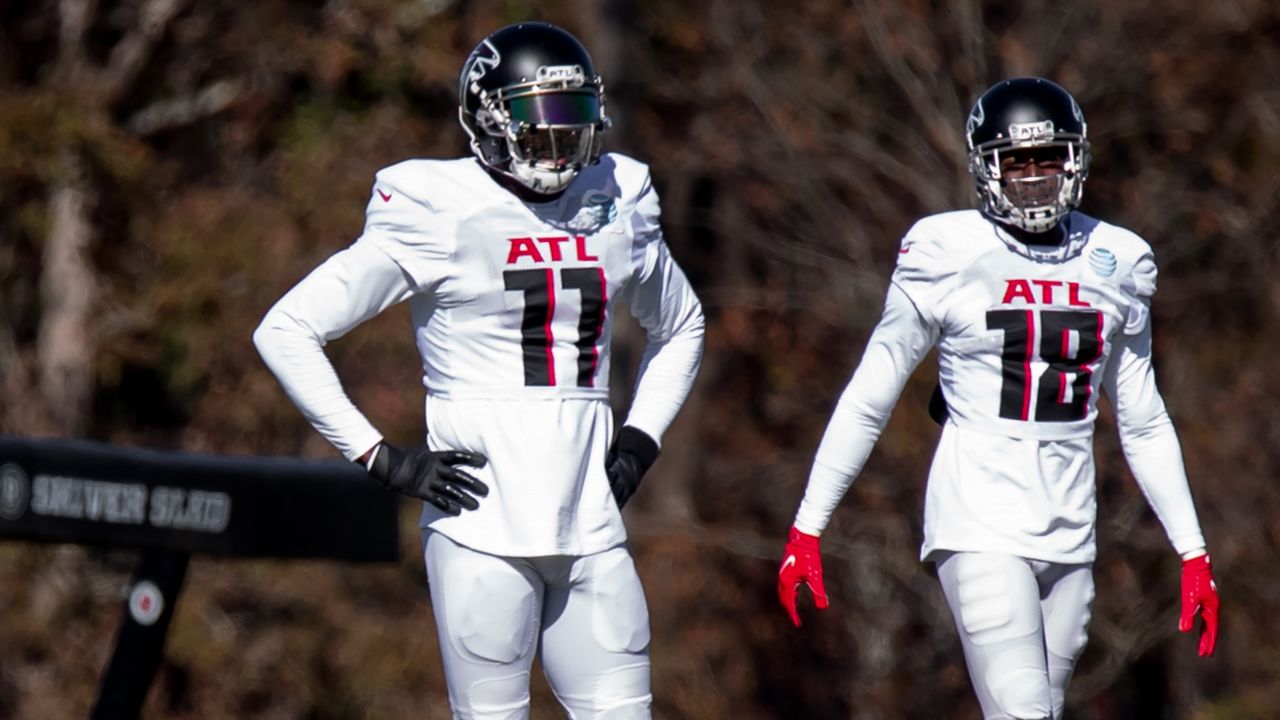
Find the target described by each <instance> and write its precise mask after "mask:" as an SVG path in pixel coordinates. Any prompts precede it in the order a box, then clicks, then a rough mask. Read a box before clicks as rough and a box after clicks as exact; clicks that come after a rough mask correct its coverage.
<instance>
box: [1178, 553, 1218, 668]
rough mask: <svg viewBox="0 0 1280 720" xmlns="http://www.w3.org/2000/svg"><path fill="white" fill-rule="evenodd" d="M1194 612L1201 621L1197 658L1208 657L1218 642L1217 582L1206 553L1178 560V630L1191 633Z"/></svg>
mask: <svg viewBox="0 0 1280 720" xmlns="http://www.w3.org/2000/svg"><path fill="white" fill-rule="evenodd" d="M1196 615H1199V616H1200V617H1201V619H1203V620H1204V627H1203V628H1202V629H1201V630H1200V657H1208V656H1210V655H1212V654H1213V646H1214V645H1215V644H1217V642H1218V584H1217V583H1216V582H1214V580H1213V568H1212V567H1211V564H1210V561H1209V555H1208V554H1207V553H1206V554H1204V555H1200V556H1199V557H1193V558H1191V559H1190V560H1183V561H1182V615H1181V617H1179V618H1178V629H1179V630H1181V631H1182V632H1191V629H1192V628H1193V627H1195V624H1196Z"/></svg>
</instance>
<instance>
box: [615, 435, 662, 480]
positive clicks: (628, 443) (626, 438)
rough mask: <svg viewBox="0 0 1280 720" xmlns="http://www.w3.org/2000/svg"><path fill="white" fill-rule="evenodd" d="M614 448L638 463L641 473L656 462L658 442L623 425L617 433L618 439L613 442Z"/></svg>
mask: <svg viewBox="0 0 1280 720" xmlns="http://www.w3.org/2000/svg"><path fill="white" fill-rule="evenodd" d="M614 447H615V448H616V449H617V451H618V452H625V453H628V454H630V455H632V456H634V457H635V458H636V460H638V461H639V462H640V467H641V469H642V470H643V471H647V470H648V469H649V468H651V467H653V464H654V463H655V462H657V460H658V453H659V449H658V441H656V440H654V439H653V438H651V437H649V434H648V433H646V432H645V431H643V430H640V429H639V428H635V427H632V426H631V425H624V426H622V429H621V430H619V431H618V438H617V440H615V441H614Z"/></svg>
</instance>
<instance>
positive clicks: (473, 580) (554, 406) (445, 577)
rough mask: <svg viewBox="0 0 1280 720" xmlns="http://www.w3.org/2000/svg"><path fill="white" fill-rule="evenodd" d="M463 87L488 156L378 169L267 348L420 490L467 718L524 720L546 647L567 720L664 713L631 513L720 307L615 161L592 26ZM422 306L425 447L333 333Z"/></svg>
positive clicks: (519, 45)
mask: <svg viewBox="0 0 1280 720" xmlns="http://www.w3.org/2000/svg"><path fill="white" fill-rule="evenodd" d="M459 85H460V88H459V105H460V108H459V117H460V120H461V122H462V126H463V128H464V129H465V130H466V132H467V135H468V136H469V137H470V140H471V149H472V151H473V153H474V155H475V157H468V158H463V159H455V160H410V161H406V162H402V163H399V164H397V165H392V166H391V167H388V168H385V169H383V170H382V171H380V172H379V173H378V174H377V177H376V179H375V181H374V185H373V190H372V192H371V196H370V198H369V204H368V208H367V211H366V212H367V219H366V222H365V227H364V232H363V234H361V236H360V237H359V238H358V239H357V240H356V241H355V243H354V244H353V245H351V246H350V247H349V248H347V249H345V250H343V251H341V252H339V253H337V254H336V255H334V256H333V257H332V258H330V259H329V260H328V261H326V262H325V263H324V264H322V265H321V266H320V267H318V268H317V269H316V270H314V271H313V272H312V273H311V274H310V275H308V276H307V277H306V278H304V279H303V280H302V281H301V282H300V283H298V285H297V286H296V287H294V288H293V289H292V290H290V291H289V292H288V293H287V294H286V295H285V296H284V297H283V298H281V299H280V301H279V302H278V303H277V304H276V305H275V306H274V307H273V308H271V310H270V311H269V312H268V313H267V315H266V317H265V318H264V319H263V321H262V324H261V326H260V327H259V328H258V330H257V331H256V333H255V334H254V342H255V344H256V345H257V347H258V350H259V352H260V353H261V355H262V357H263V359H264V360H265V361H266V363H267V365H268V366H269V367H270V368H271V370H272V371H273V372H274V373H275V375H276V376H277V378H279V380H280V382H281V384H282V385H283V386H284V388H285V390H286V391H287V393H288V395H289V397H290V398H291V399H292V400H293V402H294V403H295V404H296V405H297V406H298V407H299V409H300V410H301V411H302V412H303V414H304V415H305V416H306V417H307V419H308V420H310V421H311V423H312V424H313V425H314V426H315V427H316V429H317V430H319V431H320V433H322V434H323V435H324V437H325V438H327V439H328V440H329V441H330V442H332V443H333V444H334V445H335V446H336V447H337V448H338V449H339V450H340V451H341V452H342V454H343V455H345V456H346V457H347V458H348V459H351V460H353V461H358V462H360V463H363V464H364V465H365V467H366V468H367V469H368V471H369V472H370V474H371V475H372V476H373V477H374V478H375V479H377V480H378V481H379V482H381V483H383V484H384V485H386V486H388V487H390V488H392V489H394V490H398V491H400V492H402V493H405V494H408V495H410V496H413V497H417V498H421V499H422V500H424V501H425V502H424V503H423V510H422V520H421V526H422V528H423V547H424V557H425V561H426V567H427V577H428V580H429V582H430V586H431V601H432V607H433V609H434V612H435V618H436V623H437V627H438V631H439V638H440V647H441V652H442V654H443V656H444V667H445V674H446V679H447V682H448V687H449V699H450V703H451V705H452V707H453V712H454V717H456V718H466V719H468V720H498V719H499V718H501V719H502V720H509V719H513V718H525V717H528V715H529V679H530V678H529V673H530V668H531V666H532V663H533V657H534V654H535V652H539V653H540V657H541V659H542V665H543V669H544V671H545V674H546V676H547V679H548V680H549V681H550V685H551V688H552V690H553V691H554V692H555V695H556V697H557V698H558V699H559V701H560V702H561V704H562V705H563V706H564V708H565V710H566V711H567V712H568V714H569V716H570V717H572V718H578V719H583V720H585V719H586V718H601V719H603V718H609V719H611V720H623V719H632V718H648V717H649V716H650V711H649V707H650V704H651V695H650V687H649V616H648V610H647V607H646V605H645V599H644V594H643V591H642V589H641V586H640V580H639V577H638V576H637V574H636V568H635V565H634V563H633V562H632V558H631V556H630V554H629V552H628V550H627V547H626V545H625V541H626V531H625V528H624V526H623V522H622V517H621V515H620V511H621V509H622V507H623V505H624V504H625V503H626V502H627V499H628V498H629V497H630V496H631V494H632V493H633V492H635V490H636V486H637V485H638V483H639V482H640V479H641V477H642V476H643V475H644V474H645V472H646V471H647V470H648V468H649V467H650V465H652V464H653V462H654V460H655V459H656V457H657V455H658V448H659V442H660V440H661V438H662V435H663V432H664V431H665V430H666V429H667V427H668V425H670V423H671V422H672V420H673V419H674V417H675V415H676V413H677V411H678V410H679V409H680V406H681V405H682V404H683V402H684V400H685V397H686V396H687V394H688V392H689V389H690V386H691V385H692V383H693V380H694V375H695V374H696V372H697V370H698V366H699V363H700V361H701V356H702V336H703V314H702V308H701V305H700V304H699V302H698V298H697V297H696V295H695V294H694V292H693V290H692V289H691V287H690V285H689V283H688V281H687V280H686V278H685V275H684V273H683V272H682V271H681V269H680V267H679V266H678V265H677V264H676V262H675V260H674V259H673V258H672V256H671V254H670V251H669V250H668V248H667V245H666V243H665V241H664V240H663V237H662V231H661V228H660V227H659V207H658V197H657V195H656V193H655V191H654V189H653V184H652V181H651V179H650V176H649V170H648V168H647V167H646V166H645V165H644V164H642V163H640V162H637V161H636V160H633V159H631V158H629V157H625V156H623V155H618V154H614V153H606V154H601V136H602V135H603V133H604V132H605V130H607V129H608V127H609V120H608V117H607V115H606V114H605V103H604V99H605V98H604V87H603V84H602V82H601V80H600V78H599V76H597V75H596V72H595V70H594V69H593V67H592V63H591V58H590V57H589V56H588V54H587V51H586V49H585V48H584V47H583V46H582V44H581V43H579V42H578V40H577V39H575V38H574V37H573V36H572V35H571V34H569V33H568V32H566V31H564V30H562V29H560V28H558V27H555V26H552V25H547V24H544V23H523V24H519V25H513V26H510V27H506V28H503V29H501V30H498V31H497V32H494V33H493V34H491V35H490V36H488V37H487V38H485V39H484V40H483V41H482V42H481V43H480V44H479V45H478V46H477V47H476V48H475V50H474V51H473V52H472V53H471V55H470V57H468V59H467V60H466V62H465V64H464V66H463V69H462V75H461V78H460V81H459ZM404 301H408V302H409V304H410V307H411V310H412V318H413V332H414V338H415V340H416V341H417V345H418V350H419V352H420V354H421V356H422V365H423V371H424V378H423V382H424V384H425V385H426V421H427V422H426V427H427V433H426V437H425V445H424V446H422V447H417V448H401V447H398V446H396V445H393V444H391V443H390V442H389V441H387V440H386V439H384V438H383V435H382V433H380V432H378V430H376V429H375V428H374V426H373V425H372V424H371V423H370V422H369V421H368V420H367V419H366V418H365V416H364V415H363V414H361V412H360V411H359V410H357V409H356V407H355V406H354V405H353V404H352V403H351V401H350V400H348V399H347V397H346V395H345V394H344V392H343V389H342V387H341V385H340V383H339V381H338V378H337V376H336V375H335V373H334V370H333V367H332V365H331V364H330V363H329V362H328V360H327V358H326V357H325V355H324V352H323V350H322V348H323V346H324V344H325V343H327V342H328V341H330V340H333V339H335V338H337V337H340V336H342V335H343V334H344V333H346V332H347V331H349V330H350V329H351V328H353V327H355V326H356V325H358V324H360V323H361V322H364V321H365V320H367V319H369V318H371V317H373V316H374V315H377V314H378V313H380V312H382V311H383V310H385V309H386V308H387V307H389V306H391V305H393V304H396V303H399V302H404ZM624 306H625V307H627V308H629V310H630V312H631V313H632V314H633V315H634V316H635V318H636V319H637V320H638V321H639V323H640V325H641V326H642V327H643V328H644V330H645V332H646V336H647V346H646V350H645V354H644V358H643V361H642V363H641V368H640V372H639V377H638V378H637V382H636V388H635V394H634V401H633V402H632V404H631V407H630V409H629V411H628V413H627V416H626V419H625V423H624V425H623V427H622V428H621V429H620V430H618V431H617V432H615V431H614V422H613V417H612V414H611V410H610V405H609V386H608V380H609V344H610V343H609V339H610V333H611V329H612V327H613V321H614V313H615V312H616V311H618V310H619V309H621V308H622V307H624Z"/></svg>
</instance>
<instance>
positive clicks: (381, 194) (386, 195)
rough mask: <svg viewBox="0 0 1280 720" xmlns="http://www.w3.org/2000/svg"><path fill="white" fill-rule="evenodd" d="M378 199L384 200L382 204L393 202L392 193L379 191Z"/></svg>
mask: <svg viewBox="0 0 1280 720" xmlns="http://www.w3.org/2000/svg"><path fill="white" fill-rule="evenodd" d="M378 197H380V198H382V202H389V201H390V200H391V193H384V192H382V190H381V189H379V190H378Z"/></svg>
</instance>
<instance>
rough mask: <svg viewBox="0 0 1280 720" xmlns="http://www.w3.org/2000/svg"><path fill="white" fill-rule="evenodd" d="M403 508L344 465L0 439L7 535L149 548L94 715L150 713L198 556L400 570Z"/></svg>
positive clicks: (99, 718) (0, 490)
mask: <svg viewBox="0 0 1280 720" xmlns="http://www.w3.org/2000/svg"><path fill="white" fill-rule="evenodd" d="M398 505H399V500H398V496H396V495H395V494H393V493H388V492H387V491H385V490H383V489H382V488H381V487H379V486H378V485H377V484H376V483H372V482H370V481H369V479H368V478H367V477H366V476H365V473H364V471H363V470H361V469H360V468H359V467H357V466H355V465H352V464H350V463H344V462H340V461H329V462H315V461H304V460H296V459H285V458H263V457H223V456H217V455H198V454H193V453H177V452H159V451H153V450H139V449H132V448H119V447H114V446H111V445H106V444H102V443H94V442H88V441H82V440H32V439H26V438H15V437H9V436H3V435H0V539H6V538H7V539H17V540H32V541H37V542H54V543H78V544H84V545H96V546H109V547H115V548H120V547H125V548H136V549H138V550H141V551H142V552H141V555H140V557H139V560H138V564H137V567H136V568H135V571H134V576H133V580H132V583H131V584H130V588H129V597H128V600H127V601H126V603H125V609H124V618H123V620H122V622H121V626H120V632H119V636H118V638H117V641H116V648H115V652H114V653H113V655H112V658H111V662H110V665H109V666H108V668H107V670H106V672H105V673H104V675H103V680H102V687H101V690H100V692H99V696H98V702H97V705H96V706H95V707H94V710H93V715H92V718H93V720H107V719H108V718H113V719H114V718H124V719H128V718H136V717H137V716H138V713H139V712H140V711H141V708H142V703H143V700H144V699H145V697H146V693H147V688H148V687H149V686H150V684H151V679H152V677H153V676H154V675H155V671H156V668H157V667H158V666H159V663H160V659H161V657H162V654H163V649H164V639H165V635H166V632H167V630H168V627H169V621H170V619H171V618H172V616H173V611H174V607H175V605H176V604H177V599H178V594H179V592H180V591H181V588H182V582H183V579H184V578H185V576H186V570H187V562H188V560H189V559H190V557H191V555H192V554H202V555H216V556H229V557H256V558H314V559H330V560H341V561H346V562H360V563H364V562H393V561H395V560H396V559H397V558H398V556H399V539H398V528H397V514H398V513H397V508H398Z"/></svg>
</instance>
